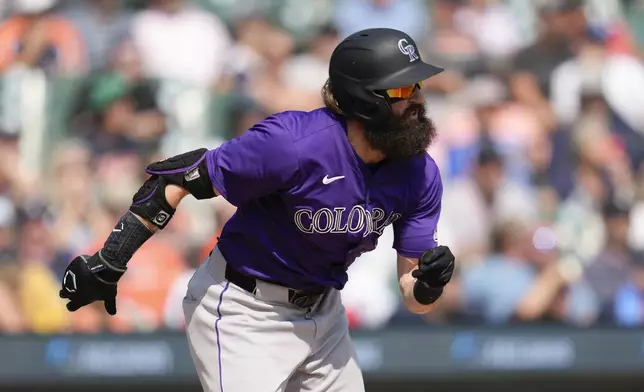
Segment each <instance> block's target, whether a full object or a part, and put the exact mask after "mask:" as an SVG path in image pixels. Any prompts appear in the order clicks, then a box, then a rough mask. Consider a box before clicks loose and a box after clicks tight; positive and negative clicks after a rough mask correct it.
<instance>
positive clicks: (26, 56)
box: [0, 0, 644, 333]
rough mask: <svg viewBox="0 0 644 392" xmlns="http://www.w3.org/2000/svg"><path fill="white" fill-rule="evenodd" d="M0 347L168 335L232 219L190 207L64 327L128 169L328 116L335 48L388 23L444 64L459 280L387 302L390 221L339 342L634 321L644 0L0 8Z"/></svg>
mask: <svg viewBox="0 0 644 392" xmlns="http://www.w3.org/2000/svg"><path fill="white" fill-rule="evenodd" d="M0 21H1V23H0V333H21V332H36V333H51V332H71V331H73V332H86V333H95V332H101V331H113V332H140V331H153V330H159V329H166V328H169V329H181V328H183V319H182V317H183V316H182V312H181V298H182V297H183V295H184V293H185V287H186V284H187V280H188V279H189V278H190V276H191V274H192V272H193V271H194V268H195V267H196V266H198V265H199V264H200V263H201V261H202V260H203V259H204V258H205V257H206V256H207V254H208V253H209V252H210V250H211V249H212V247H213V246H214V245H215V244H216V241H217V240H216V238H217V234H218V232H219V230H220V229H221V227H222V225H223V224H224V223H225V221H226V220H227V219H228V217H230V216H231V214H233V213H234V207H232V206H231V205H229V204H228V203H227V202H225V201H224V200H221V198H219V199H216V200H214V201H206V202H203V201H201V202H196V201H194V200H188V201H186V202H185V203H184V204H182V207H181V208H180V209H179V210H178V212H177V214H176V215H175V217H174V219H173V220H172V222H171V224H170V225H169V226H168V227H167V228H166V229H165V230H163V231H162V232H159V233H158V234H156V235H155V236H154V237H153V238H152V239H151V240H150V241H149V242H148V243H146V244H145V245H144V246H143V247H142V248H141V249H140V250H139V252H137V254H136V255H135V256H134V258H133V260H132V261H131V262H130V263H129V266H128V269H129V271H128V273H127V274H126V275H125V276H124V278H123V279H122V281H121V283H120V284H119V294H118V302H117V307H118V314H117V316H115V317H107V315H106V314H105V312H104V311H103V310H102V308H101V307H102V305H100V304H96V305H95V306H94V305H93V306H89V307H86V308H83V309H81V310H79V311H77V312H75V313H73V314H71V313H68V312H67V311H66V310H65V308H64V303H63V302H62V301H61V300H60V299H59V298H58V290H59V282H60V279H61V277H62V276H61V275H62V273H63V271H64V268H65V267H66V265H67V263H68V262H69V261H70V260H71V258H73V256H75V255H77V254H81V253H85V254H87V253H93V252H94V251H96V250H97V249H98V248H99V247H101V246H102V243H103V241H104V240H105V238H106V237H107V235H108V233H109V232H110V231H111V229H112V228H113V225H114V223H115V222H116V220H117V218H118V216H119V215H121V214H122V213H123V212H124V211H125V210H126V209H127V207H128V206H129V204H130V202H131V197H132V195H133V194H134V193H135V192H136V191H137V189H138V187H139V186H140V184H141V183H142V182H143V180H144V172H143V170H142V169H143V167H144V166H145V165H146V164H147V163H149V162H152V161H154V160H158V159H162V158H165V157H168V156H172V155H175V154H178V153H182V152H185V151H188V150H190V149H194V148H200V147H208V148H215V147H217V146H218V145H219V144H220V143H222V142H223V141H225V140H229V139H231V138H233V137H235V136H238V135H241V134H242V133H243V132H244V131H245V130H246V129H248V128H249V127H250V126H252V125H253V124H254V123H256V122H257V121H260V120H261V119H263V118H264V117H265V116H266V115H268V114H270V113H274V112H279V111H283V110H311V109H314V108H317V107H319V106H321V105H322V101H321V96H320V89H321V87H322V85H323V84H324V82H325V80H326V78H327V67H328V60H329V57H330V55H331V52H332V51H333V48H334V47H335V45H336V44H337V43H338V42H339V40H340V39H342V38H343V37H345V36H346V35H348V34H350V33H352V32H354V31H357V30H360V29H363V28H368V27H393V28H398V29H401V30H404V31H406V32H408V33H409V34H410V35H411V36H412V37H414V39H415V40H416V41H417V42H418V44H419V46H420V47H421V48H420V49H421V51H422V52H423V53H422V54H423V56H424V59H425V60H426V61H428V62H431V63H433V64H436V65H439V66H442V67H444V68H446V69H447V70H446V71H445V72H444V73H443V74H441V75H440V76H438V77H435V78H432V79H431V80H429V81H428V82H427V83H426V84H425V85H424V86H423V88H424V93H425V95H426V97H427V108H428V113H429V114H430V116H431V117H432V118H433V119H434V121H435V122H436V124H437V128H438V130H439V137H438V139H437V140H436V141H435V142H434V144H433V145H432V146H431V148H430V153H431V154H432V155H433V156H434V158H435V159H436V161H437V162H438V164H439V166H440V168H441V171H442V176H443V180H444V184H445V191H444V198H443V210H442V215H441V220H440V224H439V231H438V232H439V240H440V242H441V243H442V244H445V245H449V246H450V247H451V248H452V249H453V251H454V253H455V254H456V256H457V259H458V273H457V275H456V277H455V278H454V280H453V282H452V283H451V284H450V285H449V287H448V289H447V290H446V293H445V295H444V298H443V299H442V301H441V302H440V306H439V309H438V310H437V311H436V312H434V313H432V314H429V315H427V316H424V317H419V316H412V315H410V314H408V313H406V311H405V310H404V309H402V307H401V305H400V300H399V293H398V288H397V283H396V270H395V252H394V251H393V249H391V244H392V232H391V228H388V229H387V230H386V231H385V233H384V235H383V237H382V239H381V241H380V244H379V246H378V248H377V249H376V250H375V251H374V252H371V253H369V254H365V255H363V256H362V257H361V258H360V259H359V260H358V261H356V263H355V264H354V265H352V266H351V268H350V281H349V283H348V284H347V287H346V288H345V290H344V291H343V297H344V302H345V305H346V308H347V313H348V315H349V318H350V321H351V325H352V327H354V328H371V329H376V328H383V327H387V326H391V325H397V324H418V325H426V326H428V327H430V326H432V325H444V324H464V323H468V324H494V325H501V324H514V323H549V324H560V325H571V326H575V327H588V326H592V325H598V324H610V325H620V326H624V327H633V326H641V325H644V193H643V191H644V187H643V185H644V164H643V162H644V110H642V107H644V65H643V63H642V54H644V52H643V51H642V50H641V49H642V48H643V47H644V1H641V0H586V1H582V0H540V1H537V0H534V1H522V0H335V1H334V0H193V1H188V0H9V1H0Z"/></svg>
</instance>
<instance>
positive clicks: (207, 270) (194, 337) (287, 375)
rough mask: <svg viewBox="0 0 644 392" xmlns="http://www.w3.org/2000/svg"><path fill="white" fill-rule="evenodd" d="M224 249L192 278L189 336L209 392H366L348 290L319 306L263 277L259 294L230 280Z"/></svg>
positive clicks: (187, 305) (187, 303)
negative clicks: (295, 298) (304, 305)
mask: <svg viewBox="0 0 644 392" xmlns="http://www.w3.org/2000/svg"><path fill="white" fill-rule="evenodd" d="M225 268H226V261H225V260H224V257H223V256H222V255H221V253H220V252H219V251H218V249H217V248H215V250H214V251H213V252H212V254H211V255H210V257H209V258H208V259H207V260H206V261H205V262H204V263H203V264H202V265H201V267H200V268H199V269H198V270H197V271H196V272H195V274H194V276H193V277H192V279H191V280H190V283H189V284H188V290H187V293H186V297H185V298H184V300H183V310H184V314H185V318H186V329H187V336H188V343H189V346H190V351H191V354H192V358H193V361H194V364H195V367H196V369H197V374H198V376H199V380H200V382H201V386H202V387H203V389H204V391H206V392H299V391H307V392H364V383H363V380H362V372H361V371H360V368H359V367H358V364H357V362H356V355H355V350H354V347H353V344H352V342H351V339H350V337H349V328H348V321H347V318H346V315H345V309H344V306H343V305H342V302H341V298H340V292H339V291H337V290H332V291H331V292H330V293H329V294H327V296H326V297H325V299H324V300H323V301H321V303H320V304H319V306H318V307H317V309H316V310H314V311H309V310H306V309H301V308H298V307H296V306H294V305H292V304H290V303H289V302H288V300H287V298H288V290H287V289H286V288H284V287H281V286H276V285H272V284H269V283H265V282H261V281H258V282H257V290H256V293H255V294H254V295H253V294H252V293H249V292H247V291H245V290H243V289H242V288H240V287H237V286H236V285H234V284H232V283H230V282H228V281H227V280H226V279H225Z"/></svg>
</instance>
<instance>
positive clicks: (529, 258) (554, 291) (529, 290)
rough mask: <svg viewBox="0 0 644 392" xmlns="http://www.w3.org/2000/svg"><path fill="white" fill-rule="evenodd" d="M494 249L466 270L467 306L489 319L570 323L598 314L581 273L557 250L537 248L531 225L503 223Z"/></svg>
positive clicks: (583, 322) (589, 319) (496, 233)
mask: <svg viewBox="0 0 644 392" xmlns="http://www.w3.org/2000/svg"><path fill="white" fill-rule="evenodd" d="M492 243H493V244H492V249H491V251H492V253H491V254H490V256H488V257H486V258H485V259H484V260H483V261H482V262H481V263H479V264H477V265H475V266H473V267H472V268H470V269H464V270H463V274H462V277H461V290H460V295H461V299H462V303H463V304H464V311H465V312H466V313H467V314H469V315H471V316H474V317H478V318H479V319H480V320H481V321H483V322H485V323H492V324H499V323H507V322H512V321H520V322H544V321H553V322H569V323H572V324H576V325H582V326H583V325H589V324H590V323H592V322H593V321H594V320H595V317H596V312H597V311H596V303H595V298H594V296H593V293H592V291H590V289H589V288H588V287H587V286H586V285H585V284H583V283H577V282H576V280H577V279H578V276H577V277H575V276H568V275H567V274H565V273H562V269H561V268H560V265H559V264H558V263H557V261H556V259H553V257H552V255H551V254H539V252H538V251H536V252H535V250H534V245H533V242H532V236H531V235H530V231H529V230H527V228H526V227H525V226H524V225H522V224H520V223H516V222H510V221H506V222H502V223H499V224H498V226H497V227H496V228H495V230H494V232H493V234H492Z"/></svg>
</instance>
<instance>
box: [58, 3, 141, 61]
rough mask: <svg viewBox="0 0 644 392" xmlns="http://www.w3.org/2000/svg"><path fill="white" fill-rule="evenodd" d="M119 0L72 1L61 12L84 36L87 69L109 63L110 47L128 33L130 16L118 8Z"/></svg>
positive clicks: (122, 39) (125, 37) (128, 34)
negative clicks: (67, 7)
mask: <svg viewBox="0 0 644 392" xmlns="http://www.w3.org/2000/svg"><path fill="white" fill-rule="evenodd" d="M121 3H122V1H120V0H92V1H78V2H75V3H73V4H72V5H71V6H70V7H69V9H67V10H65V12H64V13H63V15H64V16H65V17H66V18H67V19H68V20H69V21H70V22H71V23H73V25H74V26H75V27H76V29H77V30H78V32H79V33H80V36H81V37H82V39H83V43H84V47H85V49H86V55H87V63H88V65H89V68H90V70H97V69H101V68H103V67H104V66H105V65H106V64H107V63H108V62H109V56H110V54H111V52H112V48H113V47H115V46H117V45H119V44H120V43H121V42H123V41H124V40H125V39H127V38H129V36H130V28H131V19H132V15H131V14H130V13H128V12H126V11H125V10H124V9H122V8H121V7H120V5H121Z"/></svg>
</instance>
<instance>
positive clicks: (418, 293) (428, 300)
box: [414, 280, 443, 305]
mask: <svg viewBox="0 0 644 392" xmlns="http://www.w3.org/2000/svg"><path fill="white" fill-rule="evenodd" d="M442 294H443V288H442V287H441V288H435V287H431V286H430V285H428V284H427V283H425V282H421V281H419V280H417V281H416V282H414V299H415V300H416V301H417V302H418V303H419V304H421V305H431V304H433V303H434V302H436V300H437V299H438V298H440V296H441V295H442Z"/></svg>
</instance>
